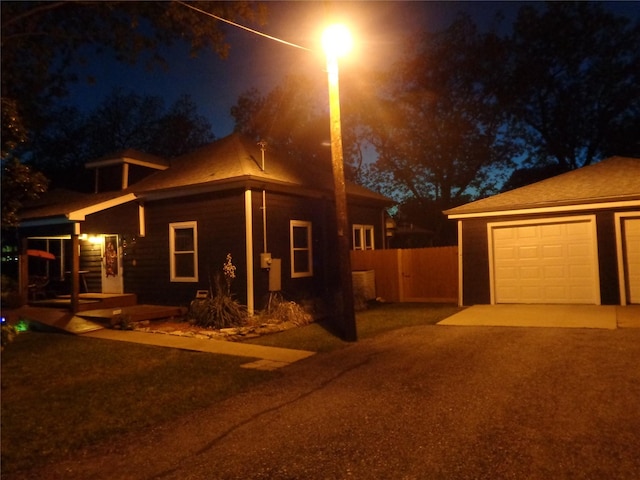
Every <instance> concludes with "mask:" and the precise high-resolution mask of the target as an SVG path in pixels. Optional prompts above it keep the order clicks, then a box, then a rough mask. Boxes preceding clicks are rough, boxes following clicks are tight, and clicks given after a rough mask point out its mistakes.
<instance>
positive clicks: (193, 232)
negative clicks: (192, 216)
mask: <svg viewBox="0 0 640 480" xmlns="http://www.w3.org/2000/svg"><path fill="white" fill-rule="evenodd" d="M197 227H198V224H197V223H196V222H181V223H170V224H169V251H170V259H169V261H170V264H171V281H172V282H197V281H198V228H197Z"/></svg>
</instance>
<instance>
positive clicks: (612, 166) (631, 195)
mask: <svg viewBox="0 0 640 480" xmlns="http://www.w3.org/2000/svg"><path fill="white" fill-rule="evenodd" d="M445 214H447V215H448V217H449V218H450V219H454V220H457V222H458V242H459V243H458V245H459V255H460V259H459V269H460V276H459V278H460V289H459V291H460V298H459V303H460V305H474V304H509V303H511V304H515V303H525V304H594V305H599V304H622V305H626V304H628V303H640V159H635V158H628V157H612V158H609V159H607V160H604V161H602V162H600V163H598V164H595V165H591V166H588V167H583V168H581V169H578V170H575V171H572V172H569V173H565V174H563V175H558V176H556V177H553V178H550V179H547V180H543V181H541V182H537V183H534V184H531V185H528V186H526V187H522V188H518V189H515V190H512V191H510V192H506V193H502V194H499V195H495V196H493V197H489V198H485V199H482V200H478V201H476V202H471V203H468V204H466V205H462V206H460V207H456V208H453V209H450V210H447V211H446V212H445Z"/></svg>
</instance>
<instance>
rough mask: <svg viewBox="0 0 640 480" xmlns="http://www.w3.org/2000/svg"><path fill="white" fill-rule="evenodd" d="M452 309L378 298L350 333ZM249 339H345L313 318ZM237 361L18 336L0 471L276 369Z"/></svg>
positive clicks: (434, 317) (328, 342)
mask: <svg viewBox="0 0 640 480" xmlns="http://www.w3.org/2000/svg"><path fill="white" fill-rule="evenodd" d="M456 311H458V309H457V308H456V307H453V306H434V305H415V304H413V305H412V304H388V305H383V306H376V307H374V308H372V309H370V310H367V311H364V312H359V313H358V314H357V325H358V335H359V338H360V339H365V338H369V337H372V336H375V335H377V334H380V333H382V332H384V331H388V330H392V329H397V328H402V327H408V326H414V325H425V324H435V323H437V322H438V321H439V320H441V319H443V318H446V317H447V316H449V315H451V314H453V313H455V312H456ZM251 343H258V344H262V345H273V346H280V347H289V348H298V349H305V350H312V351H316V352H328V351H330V350H333V349H336V348H344V347H346V346H348V345H349V343H348V342H344V341H342V340H340V339H338V338H337V337H336V336H335V335H333V334H331V333H330V332H329V331H328V330H327V329H325V328H323V327H322V325H321V324H311V325H308V326H305V327H300V328H294V329H292V330H288V331H284V332H280V333H276V334H272V335H268V336H264V337H261V338H257V339H253V340H251ZM244 363H247V359H246V358H241V357H232V356H228V355H212V354H209V353H197V352H187V351H183V350H173V349H168V348H161V347H151V346H144V345H137V344H130V343H123V342H112V341H108V340H99V339H93V338H85V337H78V336H74V335H65V334H54V333H36V332H28V333H23V334H20V335H18V337H17V338H16V339H15V341H14V342H13V343H11V344H9V345H8V346H7V348H6V349H5V350H4V351H3V352H2V367H1V368H2V371H1V374H2V377H1V386H2V392H1V393H2V412H1V413H2V431H1V433H2V472H4V473H9V472H13V471H16V470H22V469H25V468H29V467H34V466H37V465H42V464H46V463H48V462H52V461H55V460H56V459H58V458H60V457H62V456H65V455H67V454H68V453H69V452H71V451H73V450H74V449H77V448H81V447H86V446H89V445H92V444H94V443H96V442H100V441H103V440H106V439H108V438H110V437H113V436H115V435H118V434H123V433H128V432H134V431H136V430H139V429H142V428H145V427H149V426H152V425H154V424H159V423H162V422H165V421H169V420H172V419H174V418H177V417H179V416H181V415H183V414H185V413H187V412H193V411H194V410H197V409H200V408H204V407H207V406H210V405H212V404H214V403H216V402H219V401H221V400H222V399H224V398H227V397H230V396H232V395H235V394H236V393H238V392H240V391H242V390H245V389H247V388H249V387H251V386H252V385H255V384H256V383H258V382H262V381H264V380H268V379H270V378H273V377H274V376H277V375H279V372H278V371H275V372H268V371H267V372H265V371H259V370H252V369H245V368H240V365H241V364H244Z"/></svg>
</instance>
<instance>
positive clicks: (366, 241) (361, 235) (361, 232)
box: [353, 225, 375, 250]
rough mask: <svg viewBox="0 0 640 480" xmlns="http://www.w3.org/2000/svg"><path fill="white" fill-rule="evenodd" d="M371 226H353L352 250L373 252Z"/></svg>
mask: <svg viewBox="0 0 640 480" xmlns="http://www.w3.org/2000/svg"><path fill="white" fill-rule="evenodd" d="M374 248H375V245H374V242H373V225H353V249H354V250H373V249H374Z"/></svg>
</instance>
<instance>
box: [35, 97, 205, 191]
mask: <svg viewBox="0 0 640 480" xmlns="http://www.w3.org/2000/svg"><path fill="white" fill-rule="evenodd" d="M50 114H51V116H52V119H51V120H50V121H48V122H46V125H47V127H46V128H43V129H42V130H41V131H40V132H38V134H37V135H35V136H34V137H33V140H32V142H31V143H30V148H29V150H28V151H25V152H23V157H24V158H25V159H26V160H27V162H28V163H29V164H30V165H31V166H33V167H35V168H37V169H38V170H41V171H42V172H44V173H45V174H46V175H47V176H48V177H49V178H51V180H52V184H53V185H54V186H56V187H67V188H75V189H78V187H80V188H82V187H84V188H85V189H86V188H90V187H91V182H90V181H88V176H87V175H88V172H87V170H86V169H85V168H84V164H85V163H86V162H87V161H88V160H95V159H97V158H100V157H102V156H104V155H108V154H111V153H114V152H117V151H120V150H125V149H127V148H134V149H137V150H140V151H142V152H145V153H151V154H154V155H158V156H160V157H164V158H171V157H176V156H179V155H182V154H184V153H187V152H190V151H192V150H195V149H196V148H198V147H200V146H202V145H204V144H206V143H209V142H211V141H212V140H213V139H214V135H213V133H212V131H211V124H210V123H209V121H208V120H207V119H206V118H204V117H202V116H200V115H198V114H197V111H196V106H195V104H194V102H193V100H191V98H190V97H189V96H188V95H183V96H182V97H181V98H179V99H178V100H177V101H176V102H175V103H174V104H173V105H172V106H171V107H169V109H168V110H166V109H165V105H164V101H163V99H162V98H161V97H156V96H141V95H138V94H135V93H128V94H125V93H123V92H121V91H119V90H115V91H113V92H112V94H111V95H110V96H109V97H107V98H106V99H105V100H104V101H103V102H102V103H101V104H100V105H98V107H96V109H95V110H94V111H92V112H90V113H89V114H87V115H82V114H81V113H80V112H78V111H77V110H76V109H74V108H69V107H64V108H61V109H58V110H54V111H52V112H51V113H50Z"/></svg>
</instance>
